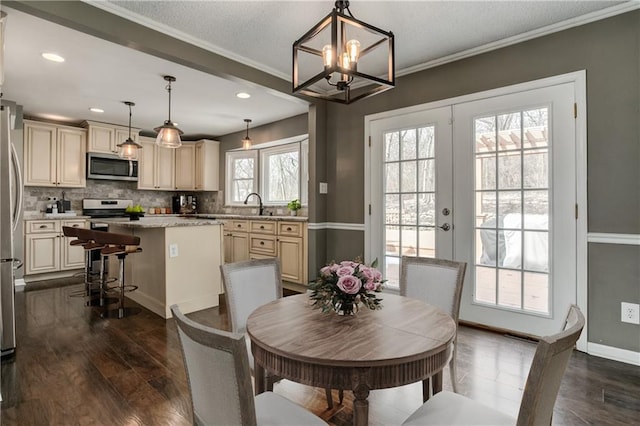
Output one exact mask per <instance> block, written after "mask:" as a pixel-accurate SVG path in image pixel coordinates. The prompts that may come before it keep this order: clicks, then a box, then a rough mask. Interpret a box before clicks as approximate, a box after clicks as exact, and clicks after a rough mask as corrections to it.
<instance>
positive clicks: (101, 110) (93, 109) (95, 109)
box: [89, 108, 104, 112]
mask: <svg viewBox="0 0 640 426" xmlns="http://www.w3.org/2000/svg"><path fill="white" fill-rule="evenodd" d="M89 111H91V112H104V110H103V109H101V108H89Z"/></svg>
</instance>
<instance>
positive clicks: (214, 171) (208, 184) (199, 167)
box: [194, 139, 220, 191]
mask: <svg viewBox="0 0 640 426" xmlns="http://www.w3.org/2000/svg"><path fill="white" fill-rule="evenodd" d="M219 168H220V142H218V141H210V140H204V139H203V140H200V141H198V142H196V156H195V167H194V173H195V188H194V189H195V190H196V191H217V190H218V189H220V188H219V178H220V177H219V175H220V173H219Z"/></svg>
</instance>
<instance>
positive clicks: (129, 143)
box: [117, 101, 142, 160]
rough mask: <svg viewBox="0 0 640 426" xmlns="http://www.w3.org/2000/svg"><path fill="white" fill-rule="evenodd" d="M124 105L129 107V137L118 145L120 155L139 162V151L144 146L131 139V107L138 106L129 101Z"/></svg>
mask: <svg viewBox="0 0 640 426" xmlns="http://www.w3.org/2000/svg"><path fill="white" fill-rule="evenodd" d="M122 103H123V104H125V105H127V106H128V107H129V137H128V138H127V140H126V141H124V142H122V143H121V144H118V145H117V147H118V148H119V149H118V155H119V156H120V157H122V158H126V159H128V160H137V159H138V150H139V149H142V145H140V144H138V143H136V142H135V141H134V140H133V139H131V107H132V106H136V104H134V103H133V102H129V101H124V102H122Z"/></svg>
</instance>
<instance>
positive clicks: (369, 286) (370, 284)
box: [364, 280, 378, 291]
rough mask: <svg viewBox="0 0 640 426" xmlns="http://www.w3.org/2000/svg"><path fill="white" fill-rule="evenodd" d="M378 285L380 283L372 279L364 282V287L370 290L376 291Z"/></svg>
mask: <svg viewBox="0 0 640 426" xmlns="http://www.w3.org/2000/svg"><path fill="white" fill-rule="evenodd" d="M377 287H378V285H377V284H376V283H375V282H374V281H371V280H369V281H367V282H366V283H365V284H364V288H365V289H366V290H369V291H375V290H376V288H377Z"/></svg>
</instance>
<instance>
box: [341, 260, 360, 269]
mask: <svg viewBox="0 0 640 426" xmlns="http://www.w3.org/2000/svg"><path fill="white" fill-rule="evenodd" d="M358 265H359V263H357V262H353V261H351V260H343V261H342V262H340V266H350V267H352V268H353V269H355V268H356V266H358Z"/></svg>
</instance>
